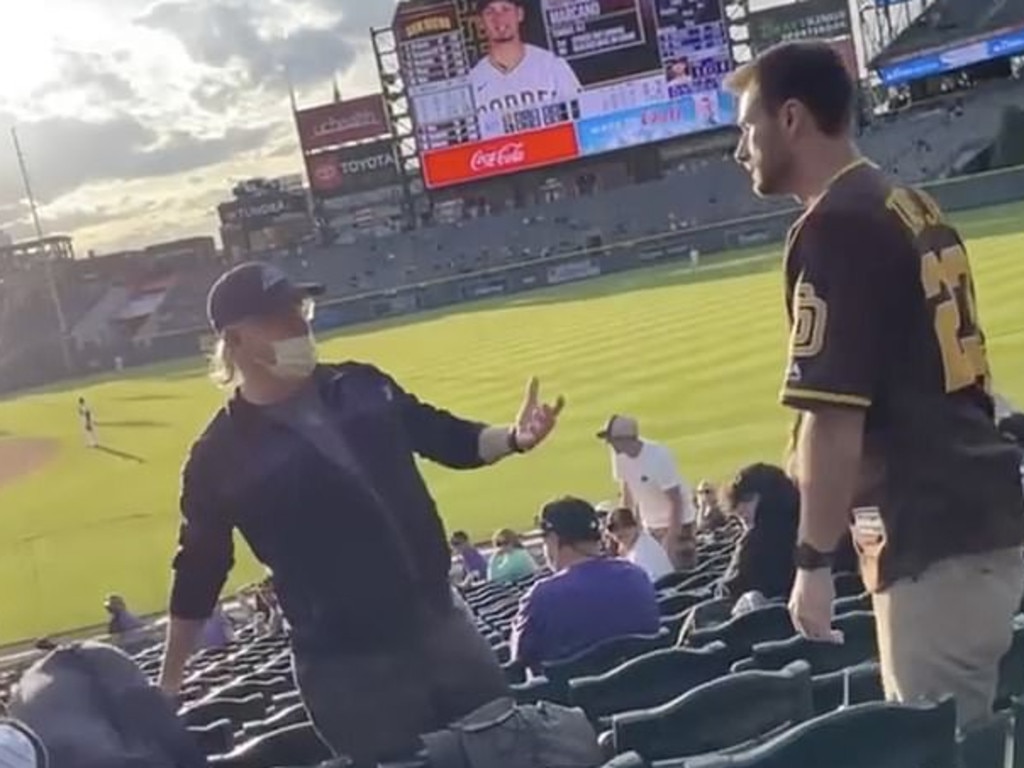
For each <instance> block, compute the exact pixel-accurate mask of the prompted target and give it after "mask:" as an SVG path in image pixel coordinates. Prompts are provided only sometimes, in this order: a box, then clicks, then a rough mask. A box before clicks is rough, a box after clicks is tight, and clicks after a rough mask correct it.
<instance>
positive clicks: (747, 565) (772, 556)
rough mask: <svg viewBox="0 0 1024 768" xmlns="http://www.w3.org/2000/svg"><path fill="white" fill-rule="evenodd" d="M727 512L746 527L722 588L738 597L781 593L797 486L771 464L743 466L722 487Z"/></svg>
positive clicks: (789, 560) (791, 570)
mask: <svg viewBox="0 0 1024 768" xmlns="http://www.w3.org/2000/svg"><path fill="white" fill-rule="evenodd" d="M724 503H725V507H726V509H727V510H728V511H729V513H730V514H732V515H735V516H736V517H738V518H739V519H740V520H742V521H743V525H744V527H745V529H746V530H745V531H744V533H743V536H742V537H741V538H740V540H739V543H738V544H737V546H736V550H735V552H734V553H733V558H732V562H731V563H729V568H728V569H727V570H726V572H725V575H724V576H723V577H722V581H721V582H720V589H721V591H722V592H723V593H725V594H726V595H728V596H729V597H732V598H737V599H738V598H739V597H740V596H741V595H744V594H746V593H747V592H760V593H761V595H763V596H764V597H765V598H768V599H769V600H772V599H776V598H786V597H788V596H789V591H790V588H791V587H792V586H793V577H794V576H795V574H796V565H795V564H794V561H793V552H794V549H795V547H796V533H797V525H798V523H799V521H800V491H799V490H798V489H797V487H796V484H795V483H794V482H793V481H792V480H790V479H789V477H787V476H786V473H785V472H783V471H782V469H781V468H779V467H776V466H772V465H770V464H751V465H750V466H747V467H744V468H743V469H741V470H740V471H739V474H737V475H736V477H735V479H733V481H732V482H731V483H729V484H728V485H727V486H726V488H725V489H724Z"/></svg>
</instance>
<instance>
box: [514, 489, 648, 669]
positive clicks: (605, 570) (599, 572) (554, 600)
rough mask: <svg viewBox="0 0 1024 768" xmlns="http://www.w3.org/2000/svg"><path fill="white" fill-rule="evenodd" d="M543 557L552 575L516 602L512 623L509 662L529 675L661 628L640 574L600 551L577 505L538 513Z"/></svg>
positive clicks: (569, 501)
mask: <svg viewBox="0 0 1024 768" xmlns="http://www.w3.org/2000/svg"><path fill="white" fill-rule="evenodd" d="M540 528H541V531H542V532H543V534H544V552H545V555H546V556H547V559H548V562H549V563H550V565H551V567H552V568H553V569H554V570H555V571H556V573H555V575H554V576H551V577H549V578H547V579H544V580H542V581H539V582H537V583H536V584H535V585H534V586H533V587H532V588H531V589H530V591H529V592H527V593H526V595H525V597H523V600H522V603H521V604H520V606H519V613H518V614H517V615H516V618H515V621H514V622H513V625H512V657H513V658H514V659H516V660H518V661H520V662H522V663H523V664H525V665H526V666H527V667H529V668H530V669H531V670H533V671H534V672H539V671H540V669H541V665H542V664H543V663H544V662H550V661H557V660H558V659H564V658H566V657H569V656H572V655H573V654H575V653H579V652H580V651H583V650H585V649H587V648H589V647H590V646H592V645H595V644H597V643H600V642H602V641H604V640H608V639H611V638H613V637H622V636H624V635H634V634H641V635H653V634H656V633H657V632H658V631H659V629H660V627H661V623H660V616H659V613H658V601H657V597H656V595H655V592H654V587H653V585H652V584H651V581H650V579H649V578H648V577H647V574H646V573H645V572H644V571H643V569H641V568H639V567H637V566H635V565H633V564H632V563H629V562H626V561H625V560H619V559H617V558H610V557H605V556H604V555H603V554H602V552H601V523H600V520H599V519H598V516H597V512H596V511H595V510H594V508H593V507H592V506H591V505H590V504H589V503H588V502H586V501H584V500H583V499H578V498H573V497H566V498H562V499H557V500H555V501H552V502H549V503H548V504H546V505H545V506H544V509H543V510H542V512H541V519H540Z"/></svg>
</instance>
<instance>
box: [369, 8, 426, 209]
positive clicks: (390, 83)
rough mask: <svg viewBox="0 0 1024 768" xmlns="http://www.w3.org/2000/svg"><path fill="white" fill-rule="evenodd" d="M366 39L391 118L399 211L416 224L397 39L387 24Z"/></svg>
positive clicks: (412, 148) (416, 162)
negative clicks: (396, 168) (396, 165)
mask: <svg viewBox="0 0 1024 768" xmlns="http://www.w3.org/2000/svg"><path fill="white" fill-rule="evenodd" d="M370 41H371V42H372V44H373V55H374V58H375V59H376V61H377V73H378V75H379V77H380V87H381V92H382V93H383V94H384V107H385V109H387V111H388V117H389V118H390V122H391V137H392V139H393V140H394V142H395V153H396V155H397V161H398V177H399V182H400V184H401V187H402V213H403V215H404V217H405V220H406V226H408V227H409V228H410V229H412V228H414V227H415V226H416V225H417V216H416V190H417V188H418V186H419V180H420V159H419V152H418V149H417V146H416V132H415V127H414V125H413V119H412V112H411V110H410V108H409V97H408V93H407V92H406V88H405V82H404V81H403V80H402V70H401V66H400V64H399V60H398V43H397V40H396V39H395V33H394V31H393V30H392V29H391V28H390V27H383V28H380V29H371V30H370Z"/></svg>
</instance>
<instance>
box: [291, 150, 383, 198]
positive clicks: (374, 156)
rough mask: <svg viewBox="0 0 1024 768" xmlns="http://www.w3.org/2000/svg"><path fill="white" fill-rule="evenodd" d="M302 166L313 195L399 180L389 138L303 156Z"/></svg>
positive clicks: (365, 188)
mask: <svg viewBox="0 0 1024 768" xmlns="http://www.w3.org/2000/svg"><path fill="white" fill-rule="evenodd" d="M306 167H307V169H308V171H309V187H310V189H311V190H312V191H313V194H314V195H316V196H317V197H334V196H337V195H344V194H350V193H353V192H366V191H368V190H371V189H380V188H381V187H386V186H388V185H390V184H397V183H398V180H399V174H398V163H397V162H396V160H395V145H394V142H392V141H391V140H390V139H384V140H382V141H374V142H371V143H369V144H357V145H355V146H351V147H342V148H341V149H331V150H327V151H325V152H318V153H317V154H315V155H307V156H306Z"/></svg>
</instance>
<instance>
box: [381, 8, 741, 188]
mask: <svg viewBox="0 0 1024 768" xmlns="http://www.w3.org/2000/svg"><path fill="white" fill-rule="evenodd" d="M478 9H479V13H478V12H477V10H478ZM393 28H394V30H395V35H396V39H397V41H398V60H399V67H400V69H401V71H402V79H403V82H404V83H405V84H406V88H407V92H408V95H409V101H410V106H411V111H412V115H413V121H414V125H415V133H416V140H417V143H418V146H419V149H420V153H421V159H423V161H424V162H423V165H424V166H425V167H426V166H428V165H430V159H429V158H430V156H431V155H432V153H445V152H448V151H452V150H454V149H455V148H463V147H468V146H473V145H477V146H482V147H487V146H490V145H489V144H487V142H491V141H495V140H508V139H513V138H515V139H519V138H520V137H521V136H523V135H524V134H527V133H530V132H539V131H544V130H548V129H552V128H555V127H559V126H574V125H577V124H584V121H594V122H593V123H591V125H593V126H600V125H601V122H600V121H601V120H602V119H608V120H611V119H612V118H613V117H614V116H615V115H616V114H618V113H633V112H634V111H635V110H642V109H644V108H646V107H650V106H656V105H660V104H664V103H667V102H676V101H679V100H681V99H684V98H686V97H689V98H691V99H693V100H696V101H697V102H698V103H704V102H705V100H707V103H710V104H713V105H717V104H718V103H719V96H718V92H719V91H720V89H721V85H722V79H723V78H724V77H725V75H726V74H728V72H729V70H730V69H731V67H732V58H731V51H730V46H729V37H728V32H727V25H726V23H725V20H724V17H723V13H722V8H721V4H720V3H719V0H515V1H514V2H510V1H508V0H503V1H502V2H492V3H477V2H473V3H466V2H458V3H456V2H455V0H448V1H447V2H437V3H434V4H431V5H419V6H412V4H401V5H399V6H398V9H397V10H396V15H395V19H394V22H393ZM701 125H702V124H701V122H700V121H699V120H697V119H694V120H693V121H691V122H690V123H686V122H685V121H681V120H676V121H675V129H674V130H672V131H660V132H659V131H655V132H653V133H650V134H647V133H644V132H639V133H634V134H633V136H632V143H625V144H622V143H620V144H621V145H624V146H635V145H636V144H637V143H641V144H642V143H645V142H647V141H652V140H653V141H658V140H661V136H662V135H663V134H667V135H669V137H671V136H677V135H680V132H686V131H684V130H683V128H684V127H686V128H689V129H692V130H701ZM708 127H714V126H708ZM675 130H678V131H679V132H675ZM566 135H567V134H566ZM648 135H650V136H651V137H652V138H648ZM586 138H587V139H590V138H592V133H587V134H586ZM599 143H600V142H597V141H590V145H591V146H595V147H596V146H597V145H599ZM615 148H618V145H617V146H616V147H615ZM604 151H607V150H604ZM474 152H475V150H470V151H469V154H470V155H473V154H474ZM453 156H454V155H446V154H439V155H434V157H442V158H443V157H453ZM570 157H571V156H570ZM564 159H566V157H565V156H564V155H563V154H561V153H553V156H552V157H551V158H549V159H547V160H546V161H545V162H546V163H552V162H560V161H563V160H564ZM434 162H435V163H436V162H437V161H434ZM527 165H530V164H527ZM523 167H524V164H523V163H520V162H512V163H508V164H506V165H503V166H502V167H501V170H500V171H498V172H500V173H510V172H515V171H518V170H522V168H523ZM531 167H536V166H535V165H531ZM483 175H494V171H493V168H492V167H490V166H487V168H486V172H485V173H484V174H483ZM442 176H444V180H442ZM472 178H473V177H472V175H470V177H469V180H471V179H472ZM425 179H426V183H427V184H428V186H433V187H436V186H440V185H443V184H453V183H460V182H463V181H466V180H468V179H467V178H466V176H465V175H464V174H461V173H457V174H443V175H442V174H436V173H433V174H425Z"/></svg>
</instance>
